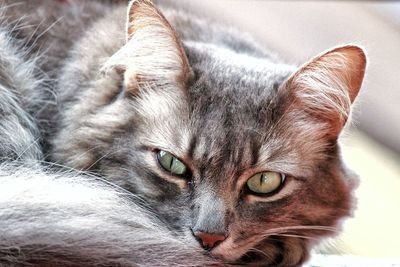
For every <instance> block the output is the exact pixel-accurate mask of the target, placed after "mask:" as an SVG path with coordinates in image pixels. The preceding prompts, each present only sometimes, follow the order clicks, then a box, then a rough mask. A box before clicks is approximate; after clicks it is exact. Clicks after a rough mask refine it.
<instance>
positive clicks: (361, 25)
mask: <svg viewBox="0 0 400 267" xmlns="http://www.w3.org/2000/svg"><path fill="white" fill-rule="evenodd" d="M190 2H191V4H193V5H195V6H198V8H201V9H203V10H204V11H205V12H206V14H211V15H212V16H214V17H217V18H219V19H222V20H225V21H226V22H227V23H229V24H231V25H234V26H235V27H238V28H239V29H242V30H243V31H245V32H249V33H251V34H252V35H253V36H254V37H255V39H258V40H259V41H260V42H261V43H263V44H265V46H266V47H269V48H270V49H271V50H273V51H276V52H277V54H278V55H280V57H281V58H283V59H284V60H286V61H287V62H288V63H294V64H302V63H304V62H305V61H307V60H308V59H309V58H311V57H313V56H315V55H317V54H319V53H320V52H322V51H324V50H326V49H328V48H330V47H333V46H337V45H340V44H345V43H355V44H360V45H362V46H364V47H365V49H366V50H367V53H368V58H369V64H368V68H367V75H366V79H365V81H364V84H363V88H362V92H361V94H360V96H359V98H358V100H357V102H356V107H355V110H354V112H353V122H352V125H351V126H350V127H348V129H347V131H346V132H345V133H344V134H343V135H342V137H341V139H342V143H343V147H344V151H343V154H344V157H345V159H346V160H347V162H348V165H349V166H351V168H352V169H354V170H355V171H356V172H358V174H359V175H360V176H361V184H360V186H359V188H358V190H357V192H356V194H357V197H358V208H357V210H356V211H355V214H354V218H352V219H350V220H347V221H346V222H345V223H344V225H343V228H344V231H343V234H341V235H340V236H339V237H337V238H336V239H335V241H334V242H335V244H336V246H338V247H340V249H341V250H342V251H343V252H344V253H346V254H352V255H360V256H368V257H378V258H380V257H382V258H383V257H385V258H387V257H389V258H400V88H399V86H398V84H399V81H398V80H399V78H400V2H385V1H365V2H364V1H256V0H218V1H216V0H202V1H196V2H195V3H193V2H194V1H190ZM377 267H378V266H377Z"/></svg>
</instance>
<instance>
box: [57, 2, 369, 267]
mask: <svg viewBox="0 0 400 267" xmlns="http://www.w3.org/2000/svg"><path fill="white" fill-rule="evenodd" d="M121 30H122V29H121ZM126 36H127V39H126V43H125V45H124V46H123V47H122V48H121V49H120V50H118V52H116V53H115V54H114V55H112V56H111V57H110V58H109V60H108V61H107V63H106V64H105V67H104V69H103V70H102V71H103V72H104V75H103V76H100V78H98V80H97V81H92V82H90V83H85V86H86V88H84V90H82V91H83V93H81V95H79V97H77V99H79V100H78V101H75V102H73V103H72V104H71V106H70V107H69V110H68V111H66V113H65V115H64V119H63V122H62V125H63V129H62V130H61V131H60V133H59V134H58V136H57V137H56V139H55V141H54V142H53V144H54V158H55V159H57V160H58V161H60V162H62V163H64V164H67V165H70V166H72V167H75V168H82V169H93V170H95V171H98V172H99V173H101V174H102V175H104V176H105V177H107V178H108V179H110V180H111V181H112V182H115V183H117V184H120V185H121V186H123V187H125V188H127V189H129V190H131V191H133V192H135V193H137V194H138V195H140V196H142V197H143V198H144V199H145V201H148V202H149V203H150V204H151V205H152V206H153V207H154V208H155V209H156V210H157V212H158V213H160V214H161V216H164V217H165V219H166V220H168V221H169V222H170V223H171V225H175V226H176V225H178V226H179V225H181V226H184V227H186V228H190V229H191V231H192V232H193V235H194V236H195V238H197V239H198V240H199V243H200V245H202V246H204V248H205V249H207V250H208V251H209V253H210V254H211V255H212V256H215V257H217V258H222V259H223V260H226V261H228V262H242V263H253V264H265V265H271V266H297V265H298V264H299V263H301V262H302V261H304V260H305V259H306V258H307V256H308V251H309V248H310V245H311V244H312V243H314V241H315V240H316V239H318V237H320V236H325V235H329V234H332V233H335V231H336V230H335V229H336V225H337V223H338V220H340V219H341V218H343V217H344V216H347V215H349V213H350V210H351V198H352V197H351V190H352V188H353V185H354V175H353V174H352V173H351V172H350V171H348V170H347V169H346V168H345V166H344V165H343V163H342V160H341V157H340V151H339V147H338V144H337V139H338V135H339V134H340V132H341V130H342V128H343V126H344V125H345V123H346V121H347V119H348V117H349V114H350V108H351V107H350V106H351V104H352V102H353V101H354V99H355V97H356V95H357V94H358V91H359V89H360V86H361V83H362V79H363V76H364V70H365V65H366V58H365V55H364V53H363V51H362V49H360V48H359V47H357V46H353V45H347V46H342V47H338V48H334V49H332V50H329V51H327V52H324V53H323V54H321V55H319V56H317V57H315V58H313V59H312V60H310V61H309V62H307V63H306V64H304V65H303V66H301V67H300V68H298V69H296V68H294V67H292V66H288V65H284V64H279V63H274V62H271V61H270V60H267V59H263V58H255V57H253V56H250V55H247V54H240V53H238V52H235V51H234V50H231V49H229V47H223V46H216V45H213V44H208V43H200V42H194V41H187V40H183V44H182V42H181V40H179V38H178V34H177V33H176V32H175V30H174V29H173V28H172V27H171V25H170V24H169V22H168V21H167V20H166V19H165V17H164V16H163V15H162V14H161V13H160V11H158V10H157V9H156V8H155V7H154V6H153V5H152V4H151V3H150V2H148V1H135V2H133V3H131V5H130V7H129V9H128V23H127V27H126Z"/></svg>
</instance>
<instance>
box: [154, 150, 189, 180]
mask: <svg viewBox="0 0 400 267" xmlns="http://www.w3.org/2000/svg"><path fill="white" fill-rule="evenodd" d="M157 159H158V162H159V163H160V165H161V166H162V167H163V168H164V169H165V170H166V171H168V172H170V173H172V174H174V175H179V176H186V175H187V174H188V173H189V170H188V168H187V167H186V165H185V164H184V163H183V162H182V161H180V160H179V159H177V158H176V157H175V156H174V155H172V154H171V153H169V152H166V151H162V150H160V151H159V152H158V153H157Z"/></svg>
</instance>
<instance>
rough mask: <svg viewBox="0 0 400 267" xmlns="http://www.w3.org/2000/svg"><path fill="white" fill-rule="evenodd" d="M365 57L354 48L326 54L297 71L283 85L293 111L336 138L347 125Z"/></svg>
mask: <svg viewBox="0 0 400 267" xmlns="http://www.w3.org/2000/svg"><path fill="white" fill-rule="evenodd" d="M365 68H366V56H365V53H364V50H363V49H362V48H361V47H359V46H355V45H346V46H341V47H336V48H334V49H331V50H328V51H327V52H324V53H322V54H321V55H319V56H317V57H315V58H313V59H312V60H310V61H309V62H308V63H306V64H304V65H303V66H302V67H300V68H299V70H298V71H296V72H295V73H294V74H293V75H292V76H291V77H289V79H288V80H287V82H286V83H285V84H284V87H285V90H288V91H289V92H288V93H289V95H290V96H291V98H292V99H293V102H292V104H291V107H290V108H292V109H301V110H304V111H306V112H307V113H309V114H311V115H312V116H314V117H316V118H319V119H321V120H323V121H326V122H328V123H329V124H330V131H331V133H332V134H334V135H337V134H339V133H340V131H341V130H342V128H343V126H344V124H345V123H346V121H347V119H348V117H349V114H350V110H351V104H352V103H353V102H354V100H355V98H356V96H357V94H358V92H359V90H360V88H361V84H362V81H363V78H364V73H365Z"/></svg>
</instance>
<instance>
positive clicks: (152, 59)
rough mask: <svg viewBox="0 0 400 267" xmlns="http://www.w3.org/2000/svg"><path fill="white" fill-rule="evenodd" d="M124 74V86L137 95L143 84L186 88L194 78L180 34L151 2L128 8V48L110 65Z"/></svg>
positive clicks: (140, 1)
mask: <svg viewBox="0 0 400 267" xmlns="http://www.w3.org/2000/svg"><path fill="white" fill-rule="evenodd" d="M110 67H111V68H112V69H116V70H117V71H119V72H123V73H124V86H125V88H126V90H127V91H129V92H130V93H136V92H137V91H138V90H139V88H140V85H141V84H143V83H144V84H149V83H150V84H153V83H154V84H156V85H163V84H172V85H174V86H178V87H182V88H184V87H186V86H187V83H188V82H189V81H190V79H191V77H192V75H193V74H192V70H191V68H190V65H189V61H188V59H187V56H186V54H185V51H184V49H183V46H182V44H181V41H180V40H179V38H178V34H177V33H176V31H175V30H174V29H173V28H172V26H171V25H170V23H169V22H168V21H167V20H166V18H165V17H164V15H163V14H162V13H161V12H160V11H159V10H158V9H157V8H156V7H155V6H154V4H153V3H152V2H151V1H149V0H136V1H131V2H130V3H129V6H128V13H127V24H126V44H125V45H124V46H123V47H122V48H121V49H120V50H119V51H118V52H117V53H116V54H114V55H113V56H112V57H111V58H110V59H109V60H108V62H107V63H106V69H109V68H110Z"/></svg>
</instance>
